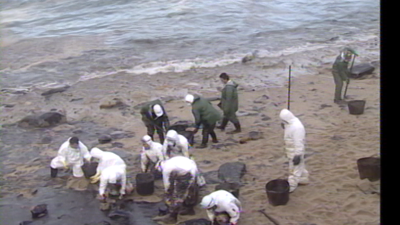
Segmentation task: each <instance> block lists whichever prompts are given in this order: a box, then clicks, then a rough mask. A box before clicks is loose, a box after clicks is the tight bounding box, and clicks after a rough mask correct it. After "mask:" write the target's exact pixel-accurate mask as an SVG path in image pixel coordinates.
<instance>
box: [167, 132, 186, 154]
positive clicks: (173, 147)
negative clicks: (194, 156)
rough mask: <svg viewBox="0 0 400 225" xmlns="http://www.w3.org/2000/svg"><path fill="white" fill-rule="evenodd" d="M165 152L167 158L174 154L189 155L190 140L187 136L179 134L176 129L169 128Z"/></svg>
mask: <svg viewBox="0 0 400 225" xmlns="http://www.w3.org/2000/svg"><path fill="white" fill-rule="evenodd" d="M163 154H164V157H165V158H166V159H169V158H171V157H173V156H178V155H183V156H186V157H188V158H189V157H190V155H189V142H188V140H187V139H186V137H185V136H183V135H180V134H178V133H177V132H176V131H175V130H169V131H168V132H167V136H166V138H165V141H164V145H163Z"/></svg>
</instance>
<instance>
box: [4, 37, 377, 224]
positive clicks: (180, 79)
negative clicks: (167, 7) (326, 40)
mask: <svg viewBox="0 0 400 225" xmlns="http://www.w3.org/2000/svg"><path fill="white" fill-rule="evenodd" d="M351 46H352V47H354V48H356V49H357V50H358V52H359V54H360V56H359V57H358V58H357V60H356V64H359V63H373V65H374V66H375V67H376V69H375V71H374V72H373V74H370V75H366V76H363V77H362V79H351V81H350V85H349V88H348V91H347V94H348V99H346V100H365V101H366V106H365V111H364V113H363V114H362V115H351V114H349V111H348V108H347V105H343V106H340V105H337V104H335V103H333V96H334V94H333V92H334V82H333V78H332V74H331V67H332V63H333V61H334V60H335V57H336V56H337V54H338V53H339V50H340V49H338V48H330V47H329V46H328V47H326V48H320V49H316V50H311V51H305V52H298V53H295V54H290V53H288V54H283V55H281V56H279V57H274V58H255V59H253V60H252V61H250V62H247V63H245V64H243V63H235V64H232V65H228V66H224V67H215V68H200V69H198V68H193V69H191V70H190V71H185V72H181V73H174V72H169V73H162V74H154V75H150V76H149V75H132V74H129V73H124V72H120V73H118V74H114V75H110V76H105V77H100V78H95V79H90V80H86V81H82V82H79V83H77V84H75V85H73V86H71V87H69V88H68V89H67V90H66V91H64V92H61V93H55V94H52V95H51V96H42V95H41V93H43V92H44V91H45V90H44V89H38V88H32V89H29V90H22V91H20V92H16V90H3V91H2V93H1V95H2V96H1V104H2V106H1V108H2V109H1V110H2V114H1V124H2V125H3V128H2V135H1V136H2V142H3V143H2V147H0V149H1V157H2V158H3V159H6V160H2V176H3V179H2V181H1V182H2V183H1V184H2V188H1V197H2V198H9V197H13V198H16V196H19V197H20V198H21V196H20V194H23V195H22V198H26V199H30V198H32V196H33V195H35V194H32V193H31V190H34V189H36V188H37V187H38V186H40V185H42V184H43V182H44V183H46V184H47V185H46V186H47V187H48V188H59V189H61V190H62V189H67V185H66V183H67V179H68V176H66V175H65V176H61V177H60V178H57V180H56V181H51V180H50V178H49V176H50V174H49V170H48V165H49V163H50V160H51V158H52V157H54V156H56V152H57V150H58V147H59V146H60V145H61V144H62V142H64V141H65V140H66V139H67V138H68V137H69V136H71V135H77V136H78V137H80V138H81V140H82V141H83V143H85V144H86V145H87V146H88V147H93V146H95V145H97V147H99V148H102V149H105V150H112V149H115V150H117V151H119V152H121V154H123V155H124V156H125V157H124V159H126V162H127V165H128V174H129V175H130V177H134V176H135V174H136V173H138V172H139V171H140V166H139V165H140V164H139V161H138V160H137V158H138V154H139V152H140V148H141V145H140V138H141V137H142V136H143V135H145V134H146V130H145V127H144V125H143V124H142V122H141V120H140V113H139V109H138V107H135V106H137V105H139V104H140V103H143V102H146V101H149V100H152V99H155V98H161V99H162V100H163V102H164V106H165V108H166V110H167V113H168V115H169V117H170V120H171V124H173V123H174V122H176V121H179V120H193V116H192V114H191V109H190V106H187V105H186V104H185V102H184V101H183V98H184V96H185V94H187V93H197V94H201V95H203V96H205V97H218V96H219V94H220V92H219V88H221V87H222V84H221V83H220V81H219V78H218V75H219V74H220V73H222V72H226V73H228V74H230V75H231V78H232V79H233V80H234V81H236V82H237V83H239V85H240V86H239V98H240V100H239V112H238V115H239V120H240V121H241V123H242V132H241V133H239V134H233V135H232V134H231V135H229V134H226V133H225V132H221V131H219V130H217V132H216V133H217V136H218V138H219V140H220V143H228V142H232V143H234V141H232V140H236V141H238V140H240V139H241V138H243V137H245V136H246V135H247V134H248V133H249V132H251V131H259V132H262V134H263V138H262V139H259V140H254V141H249V142H247V143H245V144H239V143H234V144H232V145H229V146H225V147H224V146H223V147H221V148H216V147H215V146H214V145H213V144H211V142H210V144H209V146H208V148H206V149H196V148H193V152H192V154H193V155H194V157H195V160H196V162H197V163H198V165H199V167H200V169H201V170H202V171H203V172H204V173H206V172H209V171H215V170H218V167H219V166H220V165H222V164H223V163H226V162H236V161H240V162H243V163H245V164H246V169H247V172H246V174H245V175H244V177H243V182H244V183H245V185H244V186H243V187H241V189H240V197H239V200H240V201H241V202H242V205H243V208H244V212H243V213H242V215H241V218H240V222H239V224H241V225H269V224H272V223H271V222H270V221H269V220H268V219H267V218H266V217H264V215H262V214H261V213H259V212H258V210H260V209H265V210H266V212H267V213H269V214H270V215H271V216H272V217H274V218H275V219H276V220H277V221H279V222H280V224H282V225H300V224H304V225H305V224H309V225H311V224H317V225H345V224H348V225H358V224H359V225H369V224H371V225H372V224H374V225H376V224H379V221H380V195H379V194H371V193H365V192H363V191H362V190H360V188H359V186H360V185H367V186H368V185H372V184H370V183H369V181H366V180H360V178H359V175H358V170H357V163H356V162H357V159H359V158H362V157H369V156H377V155H379V154H380V153H379V152H380V69H379V58H380V55H379V54H380V53H379V43H378V42H377V41H376V40H375V39H373V40H371V39H370V40H367V41H364V42H362V41H359V42H355V43H351ZM305 59H307V60H305ZM309 59H313V60H309ZM305 62H306V63H305ZM310 62H313V63H310ZM289 65H291V66H292V76H293V77H292V82H291V102H290V110H291V111H292V112H293V113H294V114H295V115H296V116H298V117H299V119H300V120H301V121H302V122H303V124H304V126H305V129H306V132H307V136H306V167H307V169H308V171H309V172H310V184H309V185H305V186H299V187H298V188H297V189H296V190H295V191H294V192H293V193H291V194H290V200H289V202H288V204H287V205H284V206H276V207H274V206H272V205H270V204H269V203H268V199H267V194H266V190H265V184H266V183H267V182H268V181H270V180H273V179H277V178H286V177H287V173H288V166H287V160H286V158H285V157H284V156H285V154H284V149H283V146H284V143H283V130H282V128H281V126H280V119H279V112H280V110H281V109H283V108H286V107H287V76H288V66H289ZM271 75H276V77H277V78H278V79H275V80H271V79H269V76H271ZM274 77H275V76H274ZM115 98H117V99H119V100H120V101H121V102H123V103H124V105H123V106H121V107H115V108H110V109H107V108H101V107H100V106H101V105H105V104H110V102H111V103H112V102H113V101H115ZM212 103H213V104H214V106H215V107H216V105H217V103H218V101H213V102H212ZM52 109H56V110H58V111H63V112H65V113H66V116H67V121H68V122H67V124H61V125H58V126H55V127H51V128H41V129H22V128H16V127H14V126H10V125H8V126H4V124H13V123H16V122H17V121H19V120H21V119H22V118H23V117H25V116H27V115H30V114H32V113H36V112H46V111H50V110H52ZM233 129H234V127H233V125H232V124H228V127H227V128H226V131H231V130H233ZM79 131H83V132H79ZM116 131H119V132H124V133H125V134H131V135H130V137H123V138H120V139H118V140H116V141H117V142H118V143H119V144H114V143H115V142H112V143H109V144H104V145H99V144H98V141H97V138H98V137H99V136H100V135H101V134H104V133H107V132H116ZM24 135H25V136H24ZM44 137H51V141H50V143H43V142H41V140H43V138H44ZM156 138H157V139H156V141H158V137H157V135H156ZM200 140H201V132H198V133H197V134H196V136H195V141H196V142H197V143H199V142H200ZM195 146H196V145H195ZM205 162H207V163H205ZM378 182H379V181H378ZM376 183H377V182H375V183H374V184H376ZM378 185H379V184H378ZM214 187H215V185H213V184H210V185H207V186H206V187H205V189H204V190H202V193H209V192H211V191H213V190H214ZM161 188H162V182H161V181H157V182H156V192H155V194H154V195H153V196H149V197H140V196H138V195H137V194H136V193H135V194H134V195H133V196H131V197H132V199H133V200H134V201H136V200H137V201H139V200H140V201H142V200H144V201H146V200H147V201H151V202H157V201H160V200H161V194H162V189H161ZM39 194H40V191H39V192H38V193H37V194H36V195H39ZM89 195H90V194H89ZM56 199H57V197H54V201H55V202H57V200H56ZM5 208H6V205H2V211H3V210H4V211H7V210H6V209H5ZM19 210H20V211H26V210H27V209H19ZM92 210H98V208H93V209H92ZM195 210H196V215H195V216H185V217H183V216H181V217H179V220H180V221H184V220H186V219H192V218H207V217H206V213H205V211H204V210H202V209H200V208H199V207H196V208H195ZM49 214H51V209H49ZM24 215H25V214H24ZM16 218H17V217H16ZM16 218H11V217H10V219H9V221H7V220H4V221H2V224H4V225H8V224H15V223H14V221H15V220H16ZM27 219H29V218H27ZM22 220H24V219H20V221H22ZM3 222H4V223H3ZM82 222H88V221H82ZM35 224H36V223H35ZM45 224H51V223H50V222H49V223H45ZM143 225H144V224H143Z"/></svg>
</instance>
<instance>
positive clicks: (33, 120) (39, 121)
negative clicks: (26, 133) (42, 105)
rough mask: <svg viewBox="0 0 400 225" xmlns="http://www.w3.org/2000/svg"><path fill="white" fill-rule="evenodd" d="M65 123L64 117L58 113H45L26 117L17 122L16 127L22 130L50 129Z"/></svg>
mask: <svg viewBox="0 0 400 225" xmlns="http://www.w3.org/2000/svg"><path fill="white" fill-rule="evenodd" d="M66 122H67V119H66V117H65V115H63V114H61V113H58V112H46V113H40V114H35V115H30V116H26V117H25V118H23V119H22V120H20V121H19V122H18V126H19V127H22V128H29V127H51V126H55V125H58V124H61V123H66Z"/></svg>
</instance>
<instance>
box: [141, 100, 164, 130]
mask: <svg viewBox="0 0 400 225" xmlns="http://www.w3.org/2000/svg"><path fill="white" fill-rule="evenodd" d="M156 104H159V105H160V106H161V108H162V110H163V111H164V114H163V115H162V116H161V117H159V118H157V117H156V115H155V114H154V112H153V106H154V105H156ZM140 114H141V115H142V121H143V122H144V123H145V124H152V125H154V124H155V121H156V120H159V119H161V120H162V121H163V123H164V126H165V128H166V129H168V127H169V119H168V115H167V112H166V111H165V109H164V106H163V105H162V103H161V101H160V100H159V99H157V100H154V101H151V102H148V103H147V104H145V105H144V106H143V107H142V108H141V109H140Z"/></svg>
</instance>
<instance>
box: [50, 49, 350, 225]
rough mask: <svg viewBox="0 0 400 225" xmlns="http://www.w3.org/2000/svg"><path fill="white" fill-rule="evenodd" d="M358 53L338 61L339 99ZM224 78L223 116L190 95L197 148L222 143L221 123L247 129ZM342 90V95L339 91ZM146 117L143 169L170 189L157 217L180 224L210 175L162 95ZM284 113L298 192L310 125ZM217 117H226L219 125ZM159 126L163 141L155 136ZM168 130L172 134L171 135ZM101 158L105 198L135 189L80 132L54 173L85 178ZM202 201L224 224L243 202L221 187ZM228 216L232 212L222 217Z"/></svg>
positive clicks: (116, 161) (120, 163) (234, 218)
mask: <svg viewBox="0 0 400 225" xmlns="http://www.w3.org/2000/svg"><path fill="white" fill-rule="evenodd" d="M352 54H355V52H354V51H353V50H351V49H349V48H345V49H344V50H342V51H341V53H340V55H339V56H338V58H337V59H336V61H335V63H334V66H333V76H334V80H335V84H336V85H337V87H336V88H335V99H334V101H335V102H338V101H340V100H342V98H341V91H342V86H341V85H343V82H348V73H349V71H348V62H349V60H350V58H351V55H352ZM219 78H220V79H221V81H222V82H223V83H224V84H225V86H224V88H223V89H222V91H221V92H222V93H221V102H220V103H219V104H218V107H220V109H221V110H222V112H223V115H221V114H220V112H219V111H218V110H217V109H216V108H214V106H213V105H212V104H211V103H210V101H208V100H207V99H206V98H204V97H202V96H200V95H195V94H193V95H192V94H188V95H186V97H185V102H186V103H187V104H189V105H191V106H192V114H193V117H194V121H195V127H194V128H193V129H192V130H190V131H191V132H192V133H193V134H195V133H197V132H198V130H199V129H202V141H201V144H200V145H199V146H197V147H196V148H206V147H207V144H208V141H209V136H211V138H212V142H213V143H218V138H217V135H216V133H215V131H214V130H215V128H218V129H220V130H221V131H224V130H225V127H226V125H227V123H228V122H229V121H230V122H232V123H233V125H234V126H235V130H234V131H231V132H229V133H231V134H234V133H239V132H241V125H240V122H239V120H238V118H237V117H236V111H237V110H238V93H237V87H238V84H236V83H235V82H233V81H232V80H231V79H230V77H229V75H227V74H226V73H222V74H220V76H219ZM338 92H339V94H338ZM140 112H141V115H142V121H143V123H144V125H145V126H146V128H147V135H144V136H143V137H142V139H141V142H142V145H143V148H142V151H141V153H140V154H141V170H142V172H143V173H153V174H154V175H155V177H157V174H158V177H162V180H163V184H164V191H165V203H166V205H167V206H168V213H167V214H166V215H163V216H157V217H155V218H153V219H154V220H155V221H160V222H163V223H164V224H175V223H176V222H177V217H178V215H194V209H193V208H194V207H195V206H196V204H198V198H199V188H200V187H201V186H204V185H205V183H206V182H205V179H204V177H203V176H202V175H201V172H200V170H199V168H198V166H197V164H196V162H195V161H194V159H193V157H192V155H191V152H190V149H191V148H192V146H191V145H190V144H189V141H188V139H187V138H186V137H185V136H184V135H181V134H179V133H178V132H177V131H175V130H173V129H169V127H170V123H169V119H168V116H167V113H166V111H165V108H164V106H163V105H162V102H161V101H160V100H155V101H151V102H149V103H147V104H146V105H144V106H143V107H142V109H141V111H140ZM279 117H280V119H281V121H282V124H281V125H282V127H283V129H284V135H283V136H284V143H285V151H286V157H287V158H288V161H289V176H288V182H289V185H290V192H293V191H294V190H295V189H296V188H297V187H298V185H299V184H307V183H308V182H309V180H308V177H309V172H308V171H307V169H306V168H305V163H304V154H305V135H306V132H305V129H304V126H303V124H302V122H301V121H300V120H299V118H297V117H296V116H295V115H294V114H293V113H292V112H291V111H289V110H288V109H282V110H281V111H280V114H279ZM217 122H221V123H220V126H218V127H216V124H217ZM155 131H157V134H158V136H159V141H160V142H156V141H155V140H154V133H155ZM165 133H166V134H165ZM92 157H93V158H96V159H98V160H99V164H98V166H97V169H96V174H95V175H94V176H92V177H90V179H91V182H92V183H96V182H97V181H99V180H100V185H99V198H100V199H103V200H104V199H105V198H106V197H107V193H106V192H107V190H108V189H107V188H109V185H114V186H115V185H117V186H119V197H120V198H122V197H123V196H124V195H125V194H126V193H127V192H130V191H132V187H131V185H127V181H126V164H125V162H124V160H123V159H122V158H121V157H119V156H118V155H117V154H114V153H112V152H107V151H102V150H100V149H99V148H96V147H95V148H92V149H91V151H90V152H89V151H88V149H87V147H86V146H85V145H84V144H83V143H82V142H81V141H79V139H78V138H77V137H71V138H69V139H68V140H67V141H66V142H65V143H63V144H62V145H61V147H60V149H59V151H58V155H57V157H55V158H54V159H53V160H52V161H51V164H50V167H51V177H56V176H57V171H58V169H60V168H70V167H72V171H73V176H74V177H83V176H84V174H83V171H82V169H81V167H82V165H83V164H84V161H87V162H88V163H90V162H91V158H92ZM200 206H201V207H202V208H204V209H206V212H207V215H208V217H209V219H210V220H211V221H212V223H213V224H219V221H221V218H226V220H228V221H225V222H226V223H228V224H230V225H236V224H237V223H238V220H239V217H240V213H241V211H242V206H241V203H240V201H239V200H238V199H237V198H236V197H235V196H234V195H233V194H231V193H230V192H228V191H225V190H217V191H214V192H212V193H210V194H208V195H206V196H204V197H203V198H202V200H201V203H200ZM220 215H226V217H219V216H220Z"/></svg>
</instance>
